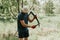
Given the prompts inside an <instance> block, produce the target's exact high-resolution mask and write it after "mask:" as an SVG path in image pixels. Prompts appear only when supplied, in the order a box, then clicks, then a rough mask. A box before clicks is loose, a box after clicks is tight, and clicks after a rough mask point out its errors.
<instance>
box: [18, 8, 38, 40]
mask: <svg viewBox="0 0 60 40" xmlns="http://www.w3.org/2000/svg"><path fill="white" fill-rule="evenodd" d="M35 18H37V17H36V16H34V18H33V19H30V18H29V15H28V8H26V7H24V8H22V11H21V13H20V14H19V15H18V35H19V40H23V39H24V40H28V37H29V30H28V28H33V29H34V28H35V27H36V25H33V26H30V25H28V21H29V22H32V21H33V20H34V19H35Z"/></svg>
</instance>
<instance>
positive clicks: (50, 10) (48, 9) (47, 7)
mask: <svg viewBox="0 0 60 40" xmlns="http://www.w3.org/2000/svg"><path fill="white" fill-rule="evenodd" d="M54 9H55V7H54V4H53V1H51V0H49V1H48V2H46V3H45V7H44V10H45V13H46V14H53V13H54V12H53V10H54Z"/></svg>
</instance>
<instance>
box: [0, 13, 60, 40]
mask: <svg viewBox="0 0 60 40" xmlns="http://www.w3.org/2000/svg"><path fill="white" fill-rule="evenodd" d="M38 19H39V21H40V23H41V24H40V27H39V26H37V27H36V28H35V29H31V28H29V33H30V37H29V40H60V14H55V16H46V15H44V14H39V17H38ZM29 24H30V25H33V24H37V22H36V20H35V21H34V22H32V23H29ZM16 31H17V21H16V20H15V21H14V22H13V23H10V22H5V23H4V22H2V21H0V40H18V34H15V32H16Z"/></svg>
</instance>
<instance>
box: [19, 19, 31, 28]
mask: <svg viewBox="0 0 60 40" xmlns="http://www.w3.org/2000/svg"><path fill="white" fill-rule="evenodd" d="M20 23H21V25H22V26H23V27H31V26H29V25H28V24H26V23H25V22H24V20H20Z"/></svg>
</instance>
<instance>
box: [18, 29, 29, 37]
mask: <svg viewBox="0 0 60 40" xmlns="http://www.w3.org/2000/svg"><path fill="white" fill-rule="evenodd" d="M18 36H19V38H27V37H29V30H26V31H25V30H24V31H19V32H18Z"/></svg>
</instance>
